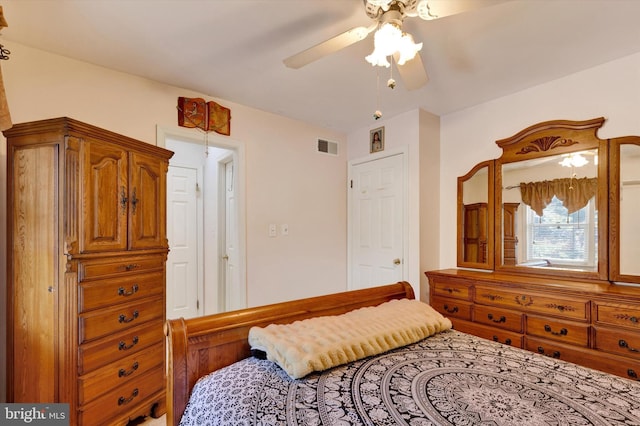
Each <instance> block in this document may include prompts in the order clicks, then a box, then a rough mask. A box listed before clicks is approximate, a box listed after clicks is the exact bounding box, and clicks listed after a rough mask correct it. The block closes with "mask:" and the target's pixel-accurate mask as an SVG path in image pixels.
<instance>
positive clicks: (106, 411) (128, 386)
mask: <svg viewBox="0 0 640 426" xmlns="http://www.w3.org/2000/svg"><path fill="white" fill-rule="evenodd" d="M164 383H165V375H164V366H158V367H156V368H154V369H152V370H150V371H148V372H147V373H145V374H143V375H141V376H140V377H139V379H138V380H130V381H129V382H127V383H124V384H123V385H121V386H118V387H117V388H115V389H110V390H109V391H108V392H105V393H103V395H102V396H100V397H99V398H98V399H96V400H95V401H93V402H91V403H89V404H87V405H85V406H83V407H80V415H79V417H80V424H81V425H102V424H109V423H110V422H109V420H110V419H112V418H113V417H117V416H118V415H120V414H121V413H123V412H125V411H126V410H129V409H131V407H132V406H135V405H136V404H138V402H141V401H143V400H144V399H146V398H149V397H151V396H153V395H154V394H155V393H157V392H159V391H162V390H163V388H164ZM105 389H107V388H105Z"/></svg>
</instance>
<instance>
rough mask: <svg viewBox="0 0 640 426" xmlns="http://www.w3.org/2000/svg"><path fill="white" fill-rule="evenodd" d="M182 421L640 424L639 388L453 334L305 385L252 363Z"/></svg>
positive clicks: (192, 404) (232, 370)
mask: <svg viewBox="0 0 640 426" xmlns="http://www.w3.org/2000/svg"><path fill="white" fill-rule="evenodd" d="M180 424H181V425H221V426H229V425H234V426H235V425H341V426H342V425H411V426H427V425H479V424H482V425H508V426H513V425H518V426H528V425H562V426H564V425H603V426H604V425H640V384H638V383H636V382H633V381H631V380H627V379H623V378H619V377H615V376H611V375H607V374H604V373H601V372H598V371H594V370H590V369H587V368H583V367H580V366H576V365H573V364H569V363H566V362H562V361H557V360H553V359H551V358H548V357H544V356H541V355H537V354H534V353H531V352H527V351H524V350H520V349H514V348H511V347H508V346H504V345H501V344H498V343H494V342H490V341H487V340H483V339H479V338H477V337H474V336H470V335H467V334H463V333H460V332H457V331H453V330H451V331H446V332H443V333H440V334H438V335H435V336H432V337H429V338H427V339H425V340H422V341H420V342H418V343H415V344H413V345H409V346H406V347H404V348H400V349H396V350H394V351H390V352H387V353H384V354H382V355H378V356H375V357H371V358H367V359H364V360H360V361H356V362H353V363H350V364H348V365H344V366H340V367H336V368H334V369H331V370H327V371H325V372H322V373H314V374H311V375H309V376H307V377H306V378H304V379H298V380H293V379H291V378H289V377H288V376H287V375H286V373H284V371H283V370H281V369H280V367H278V366H276V365H275V364H274V363H272V362H271V361H266V360H258V359H256V358H248V359H245V360H243V361H240V362H238V363H236V364H233V365H231V366H229V367H226V368H224V369H221V370H219V371H217V372H215V373H212V374H210V375H208V376H206V377H203V378H202V379H200V381H198V383H197V384H196V386H195V387H194V390H193V392H192V396H191V399H190V401H189V404H188V405H187V408H186V410H185V414H184V416H183V418H182V421H181V423H180Z"/></svg>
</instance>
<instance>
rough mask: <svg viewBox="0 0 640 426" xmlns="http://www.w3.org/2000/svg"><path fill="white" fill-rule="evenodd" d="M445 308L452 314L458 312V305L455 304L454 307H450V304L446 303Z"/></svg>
mask: <svg viewBox="0 0 640 426" xmlns="http://www.w3.org/2000/svg"><path fill="white" fill-rule="evenodd" d="M444 310H445V311H447V312H448V313H450V314H455V313H456V312H458V307H457V306H454V307H453V308H451V309H449V305H444Z"/></svg>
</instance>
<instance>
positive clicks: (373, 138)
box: [369, 127, 384, 153]
mask: <svg viewBox="0 0 640 426" xmlns="http://www.w3.org/2000/svg"><path fill="white" fill-rule="evenodd" d="M383 150H384V127H378V128H377V129H373V130H372V131H371V133H370V135H369V152H370V153H374V152H380V151H383Z"/></svg>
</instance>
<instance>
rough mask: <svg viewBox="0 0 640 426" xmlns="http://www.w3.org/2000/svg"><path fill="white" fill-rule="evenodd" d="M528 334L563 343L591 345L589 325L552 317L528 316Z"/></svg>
mask: <svg viewBox="0 0 640 426" xmlns="http://www.w3.org/2000/svg"><path fill="white" fill-rule="evenodd" d="M526 323H527V328H526V332H527V334H530V335H534V336H539V337H544V338H545V339H551V340H557V341H560V342H563V343H567V344H571V345H578V346H584V347H587V346H589V325H588V324H582V323H575V322H569V321H561V320H555V319H551V318H542V317H536V316H533V315H529V316H527V320H526Z"/></svg>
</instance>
